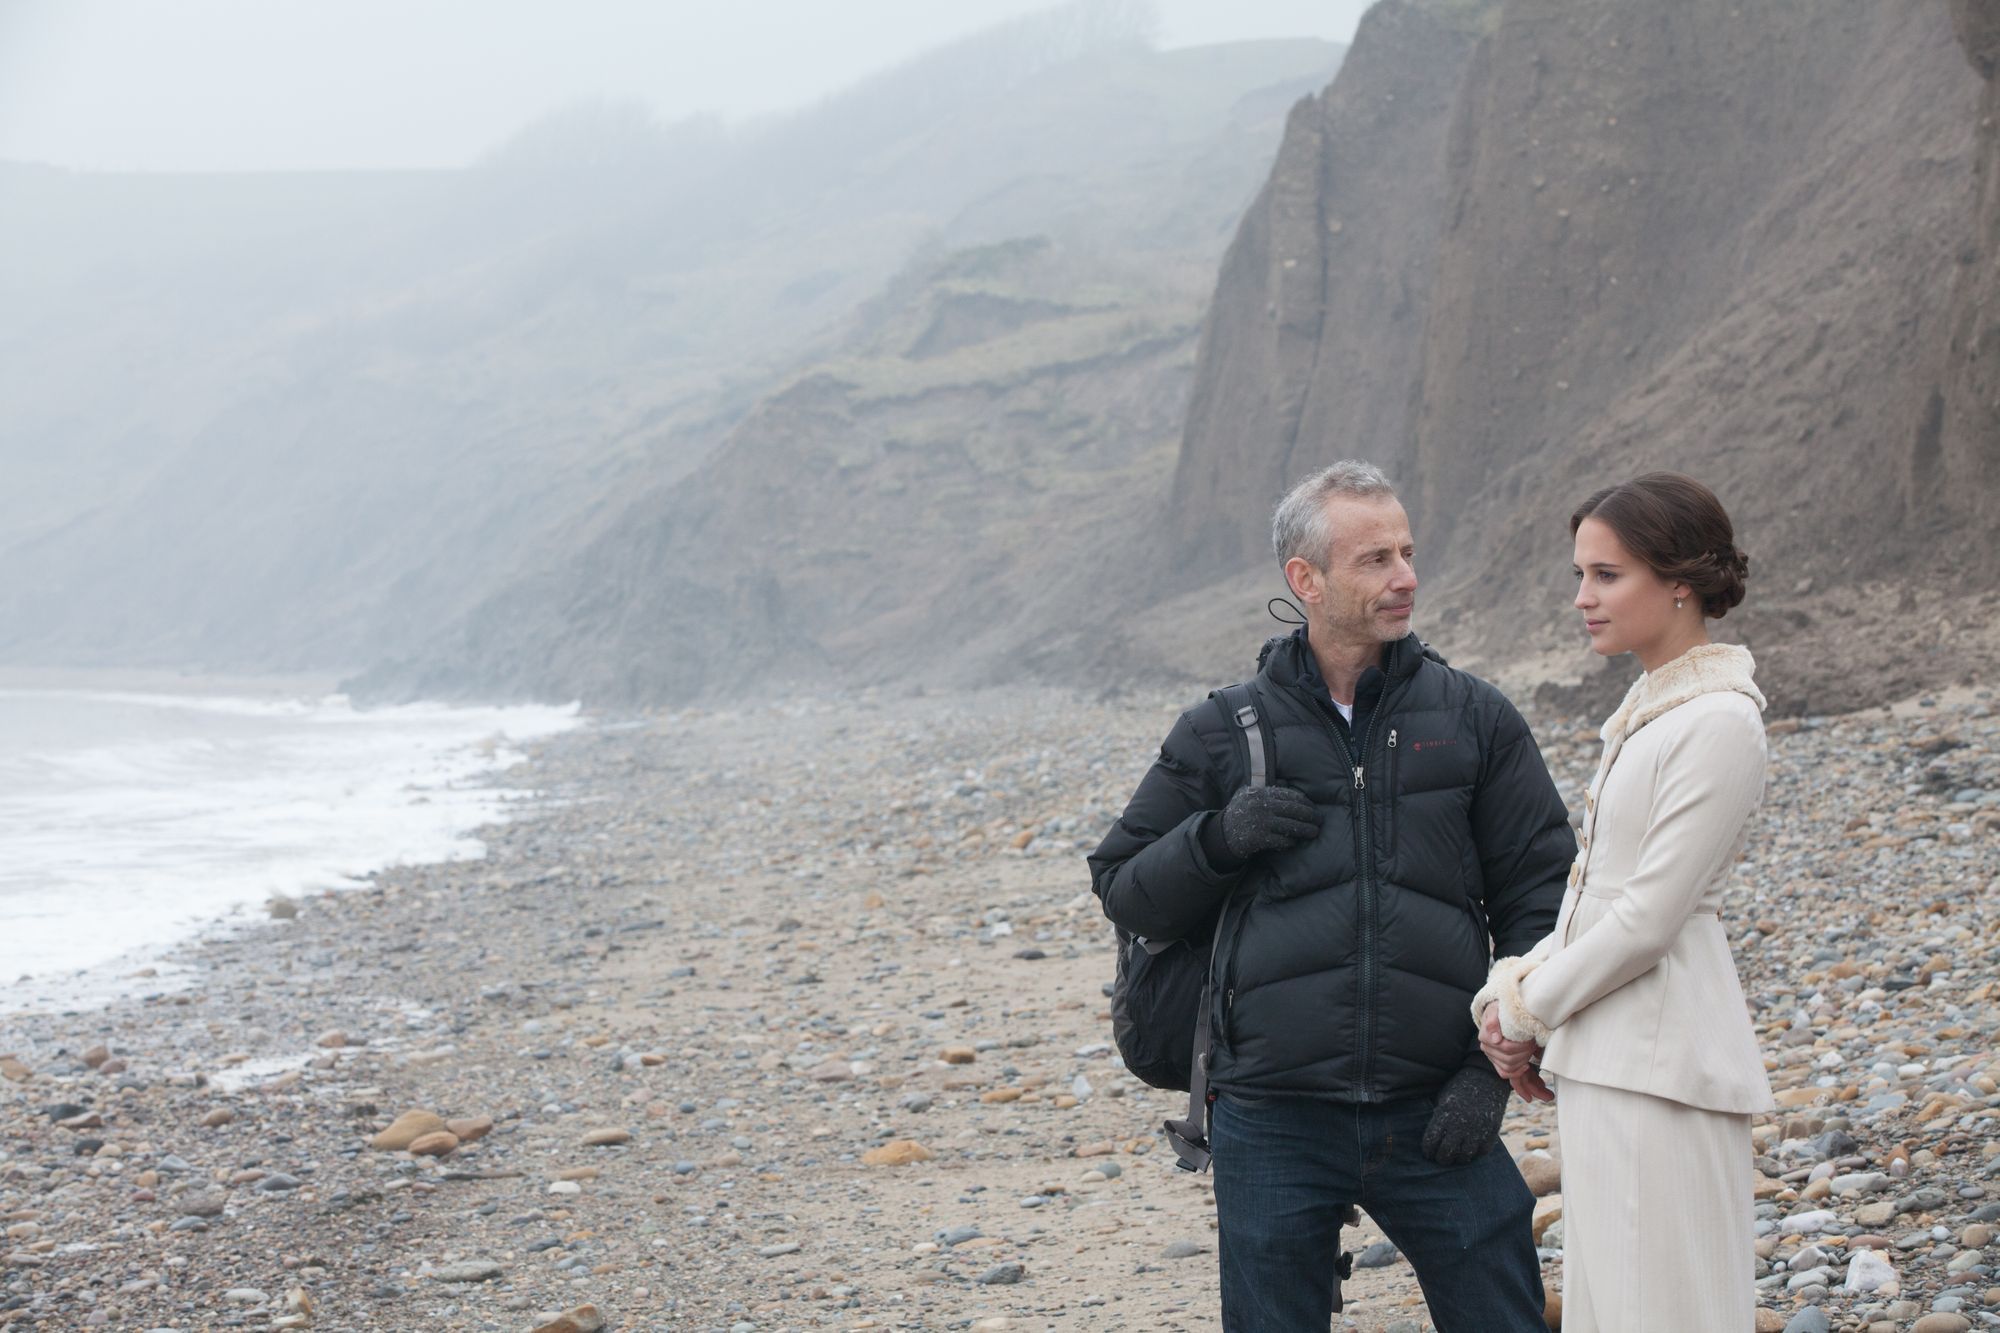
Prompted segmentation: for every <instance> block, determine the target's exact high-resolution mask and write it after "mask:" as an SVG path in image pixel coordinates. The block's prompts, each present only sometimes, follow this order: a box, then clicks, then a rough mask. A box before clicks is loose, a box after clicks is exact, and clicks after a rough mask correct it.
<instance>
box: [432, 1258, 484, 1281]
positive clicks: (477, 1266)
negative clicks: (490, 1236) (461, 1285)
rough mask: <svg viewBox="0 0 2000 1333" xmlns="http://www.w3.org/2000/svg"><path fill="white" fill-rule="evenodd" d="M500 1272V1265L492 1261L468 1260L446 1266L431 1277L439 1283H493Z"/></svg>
mask: <svg viewBox="0 0 2000 1333" xmlns="http://www.w3.org/2000/svg"><path fill="white" fill-rule="evenodd" d="M500 1272H501V1269H500V1265H499V1264H496V1263H494V1262H493V1261H492V1260H490V1259H467V1260H462V1261H460V1262H458V1263H454V1264H445V1265H443V1266H442V1267H440V1268H438V1269H436V1270H435V1271H434V1272H432V1274H431V1276H432V1277H433V1278H435V1279H436V1280H438V1281H439V1282H491V1281H493V1280H494V1279H495V1278H497V1277H499V1276H500Z"/></svg>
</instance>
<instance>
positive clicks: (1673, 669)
mask: <svg viewBox="0 0 2000 1333" xmlns="http://www.w3.org/2000/svg"><path fill="white" fill-rule="evenodd" d="M1756 670H1757V662H1756V659H1754V658H1752V657H1751V656H1750V650H1749V649H1748V648H1744V647H1742V646H1740V645H1738V644H1734V643H1704V644H1698V645H1696V646H1695V647H1693V648H1690V649H1688V650H1687V651H1686V652H1684V653H1682V654H1681V655H1680V656H1679V657H1676V658H1675V659H1674V660H1673V661H1671V662H1669V663H1667V664H1666V665H1665V666H1663V667H1661V668H1660V669H1659V670H1658V671H1649V672H1647V673H1646V674H1645V675H1642V676H1640V677H1639V679H1637V680H1635V681H1633V682H1632V688H1631V689H1630V690H1627V691H1626V692H1625V702H1624V703H1621V704H1619V705H1618V711H1617V712H1615V713H1613V714H1612V715H1611V717H1610V719H1609V720H1607V721H1606V722H1605V724H1604V733H1603V735H1604V743H1605V744H1606V745H1615V744H1617V743H1618V742H1619V741H1622V740H1624V739H1625V738H1626V737H1627V736H1630V735H1631V734H1632V733H1633V732H1635V731H1637V730H1638V729H1639V728H1641V727H1643V726H1645V725H1646V724H1647V723H1648V722H1651V721H1652V720H1653V719H1654V718H1656V717H1658V716H1659V715H1660V714H1662V713H1664V712H1666V711H1668V710H1669V709H1672V708H1678V707H1680V706H1681V705H1682V704H1684V703H1686V702H1687V701H1688V700H1690V699H1693V698H1695V697H1696V696H1698V695H1703V694H1714V693H1717V692H1719V691H1725V690H1734V691H1735V692H1736V693H1738V694H1742V695H1747V696H1748V697H1749V699H1750V702H1752V703H1754V704H1756V705H1757V709H1758V711H1759V712H1762V711H1763V708H1764V695H1763V693H1762V691H1760V690H1758V688H1757V686H1756V685H1755V684H1754V683H1752V681H1751V679H1750V677H1751V675H1752V673H1754V672H1755V671H1756Z"/></svg>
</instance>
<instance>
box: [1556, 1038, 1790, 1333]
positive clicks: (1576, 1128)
mask: <svg viewBox="0 0 2000 1333" xmlns="http://www.w3.org/2000/svg"><path fill="white" fill-rule="evenodd" d="M1555 1091H1556V1126H1557V1133H1558V1134H1559V1135H1560V1136H1561V1148H1562V1198H1563V1325H1562V1326H1563V1333H1693V1331H1694V1330H1701V1333H1739V1331H1740V1333H1749V1330H1751V1329H1753V1328H1755V1327H1756V1319H1757V1313H1756V1311H1757V1287H1756V1278H1757V1256H1756V1250H1755V1246H1754V1234H1753V1231H1752V1222H1753V1220H1754V1215H1753V1206H1754V1205H1753V1202H1752V1199H1751V1187H1752V1182H1751V1176H1752V1164H1751V1149H1750V1117H1749V1116H1747V1115H1731V1114H1726V1113H1724V1112H1721V1111H1703V1110H1698V1109H1696V1108H1695V1107H1692V1106H1683V1105H1682V1104H1680V1103H1679V1102H1671V1101H1668V1100H1666V1099H1665V1098H1662V1097H1651V1096H1648V1095H1647V1094H1645V1093H1643V1092H1627V1091H1625V1090H1624V1089H1622V1088H1607V1087H1603V1086H1601V1085H1598V1084H1594V1083H1580V1082H1578V1081H1576V1080H1575V1079H1567V1078H1565V1079H1559V1080H1557V1082H1556V1088H1555Z"/></svg>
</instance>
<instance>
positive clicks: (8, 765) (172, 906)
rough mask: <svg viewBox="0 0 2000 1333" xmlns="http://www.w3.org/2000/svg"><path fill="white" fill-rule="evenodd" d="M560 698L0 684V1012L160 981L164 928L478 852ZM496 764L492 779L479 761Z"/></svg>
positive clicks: (67, 1005)
mask: <svg viewBox="0 0 2000 1333" xmlns="http://www.w3.org/2000/svg"><path fill="white" fill-rule="evenodd" d="M584 724H585V722H584V717H583V715H582V713H581V710H580V709H579V708H577V707H576V706H575V705H570V706H567V707H552V706H518V707H516V706H509V707H464V706H456V705H447V704H428V703H415V704H404V705H398V706H395V707H381V708H358V707H356V706H355V705H354V704H353V702H352V701H350V700H349V699H348V698H347V697H346V696H344V695H341V694H326V693H306V694H293V695H287V694H282V693H274V692H272V691H271V690H268V689H256V690H250V689H238V690H214V691H210V690H205V689H202V688H199V687H193V688H182V687H179V686H176V687H175V688H173V689H165V690H147V689H106V688H93V687H65V686H63V685H60V684H50V683H47V682H38V683H37V684H36V685H34V686H33V687H29V688H12V687H0V1013H9V1012H20V1011H22V1010H27V1009H35V1010H51V1009H79V1008H89V1007H93V1006H98V1005H102V1004H104V1003H107V1002H109V1001H111V1000H113V999H115V998H117V997H119V996H121V995H128V994H134V993H150V992H153V991H159V990H162V989H170V988H171V987H172V986H173V985H174V984H175V980H176V977H177V975H179V974H180V969H176V968H175V967H174V966H173V965H172V964H171V963H170V962H169V961H168V959H167V955H168V953H169V951H170V950H172V948H173V947H174V946H175V945H177V944H180V943H183V942H185V941H187V940H189V939H191V938H193V937H195V936H197V935H199V934H201V933H203V932H206V931H214V930H228V929H231V928H235V927H240V926H241V925H244V924H248V923H252V922H256V921H262V920H268V919H269V911H268V905H269V903H270V902H271V900H272V899H273V898H274V897H275V896H277V895H283V896H286V897H290V898H293V899H298V898H300V897H303V896H305V895H310V894H314V893H320V892H324V891H328V890H336V891H337V890H340V889H344V888H350V887H353V886H355V885H358V884H361V883H363V882H365V877H366V876H368V875H369V874H370V873H371V872H374V871H379V870H383V869H386V868H388V867H392V866H395V865H399V864H415V863H421V862H433V861H448V860H460V859H465V858H471V857H478V856H481V855H483V854H484V851H485V848H484V847H483V845H482V844H481V843H480V841H479V839H478V838H477V837H475V836H474V830H476V829H478V828H480V827H481V826H483V825H488V824H492V823H496V822H500V821H504V820H505V819H507V818H508V817H509V814H510V812H514V811H518V810H519V809H521V807H522V804H523V803H524V802H533V801H536V800H537V799H539V798H538V796H537V794H536V793H535V792H534V791H533V790H532V789H531V788H529V787H527V786H525V785H522V784H523V783H525V782H527V781H528V780H529V779H526V778H523V777H520V776H516V775H515V774H513V773H507V770H510V769H513V768H514V766H515V765H516V764H517V763H519V761H520V760H521V759H523V758H524V757H525V756H524V754H523V751H522V749H521V747H522V746H523V745H524V744H526V743H528V742H531V741H535V740H538V739H541V738H543V737H547V736H553V735H556V734H557V733H560V732H563V731H566V730H569V729H571V728H574V727H578V726H581V725H584ZM503 773H506V777H505V778H504V779H501V778H498V777H497V776H496V775H499V774H503Z"/></svg>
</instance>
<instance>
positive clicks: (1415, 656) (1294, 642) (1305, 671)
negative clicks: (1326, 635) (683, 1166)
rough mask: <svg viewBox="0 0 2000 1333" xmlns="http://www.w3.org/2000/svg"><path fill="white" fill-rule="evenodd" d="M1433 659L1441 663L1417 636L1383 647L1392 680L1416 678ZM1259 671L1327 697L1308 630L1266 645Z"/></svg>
mask: <svg viewBox="0 0 2000 1333" xmlns="http://www.w3.org/2000/svg"><path fill="white" fill-rule="evenodd" d="M1426 657H1431V658H1435V659H1436V660H1437V661H1439V662H1442V661H1444V659H1443V658H1442V657H1438V655H1437V654H1436V653H1435V652H1432V651H1431V649H1430V648H1429V647H1428V646H1427V645H1426V644H1425V643H1424V641H1423V640H1422V639H1420V638H1418V637H1417V636H1416V635H1415V634H1406V635H1404V636H1403V637H1402V638H1400V639H1397V640H1396V641H1395V642H1393V643H1389V644H1386V645H1384V647H1383V652H1382V667H1381V670H1382V674H1383V675H1384V676H1386V677H1387V678H1388V679H1389V680H1401V679H1403V678H1404V677H1407V676H1414V675H1416V674H1417V668H1418V667H1419V666H1421V665H1423V661H1424V658H1426ZM1257 669H1258V671H1259V673H1260V674H1262V675H1265V676H1268V677H1270V679H1271V680H1272V681H1273V682H1274V683H1275V684H1279V685H1291V686H1296V687H1299V688H1304V689H1309V690H1313V691H1316V692H1318V693H1320V694H1325V693H1326V682H1325V681H1323V680H1321V679H1320V674H1319V662H1318V661H1317V660H1316V659H1315V658H1314V657H1313V655H1312V645H1310V644H1309V643H1307V642H1306V627H1305V626H1304V625H1301V626H1299V627H1298V628H1297V629H1295V630H1293V631H1292V632H1291V633H1290V634H1284V635H1280V636H1279V637H1277V638H1275V639H1271V640H1269V641H1267V642H1266V643H1265V644H1264V651H1263V652H1261V653H1259V654H1258V655H1257Z"/></svg>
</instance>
